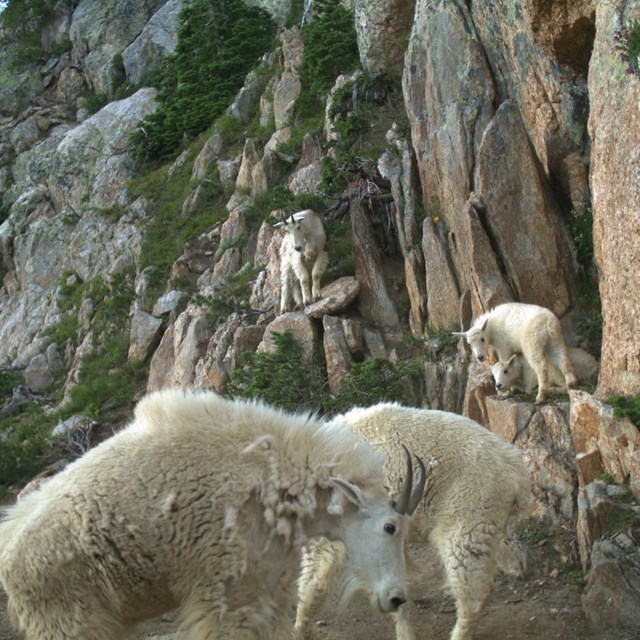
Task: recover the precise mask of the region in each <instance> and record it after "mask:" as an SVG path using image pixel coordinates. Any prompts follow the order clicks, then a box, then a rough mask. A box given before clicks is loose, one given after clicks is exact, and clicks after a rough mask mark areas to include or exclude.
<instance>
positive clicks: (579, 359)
mask: <svg viewBox="0 0 640 640" xmlns="http://www.w3.org/2000/svg"><path fill="white" fill-rule="evenodd" d="M567 353H568V355H569V360H570V361H571V366H572V368H573V372H574V373H575V375H576V379H577V380H578V383H580V384H584V383H590V382H595V380H596V378H597V376H598V361H597V360H596V359H595V358H594V357H593V356H592V355H591V354H590V353H588V352H587V351H585V350H584V349H581V348H579V347H568V348H567ZM547 367H548V370H549V388H550V389H551V390H558V391H566V384H565V379H564V376H563V375H562V372H561V371H560V370H559V369H558V367H556V366H555V365H554V364H553V362H551V361H550V360H549V361H548V363H547ZM491 373H492V374H493V380H494V382H495V385H496V390H497V391H498V395H500V396H508V395H509V394H510V393H511V392H512V391H514V390H516V389H521V390H522V391H524V392H525V393H533V390H534V389H535V388H536V386H537V384H538V378H537V376H536V373H535V371H534V370H533V369H532V368H531V367H530V366H529V364H528V362H527V360H526V358H525V357H524V356H523V355H522V354H521V353H514V354H513V355H512V356H511V358H509V360H507V362H496V363H495V364H494V365H492V367H491Z"/></svg>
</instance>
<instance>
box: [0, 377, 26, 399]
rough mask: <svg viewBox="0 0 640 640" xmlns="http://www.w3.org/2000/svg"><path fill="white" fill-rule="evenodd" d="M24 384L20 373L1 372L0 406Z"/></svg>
mask: <svg viewBox="0 0 640 640" xmlns="http://www.w3.org/2000/svg"><path fill="white" fill-rule="evenodd" d="M21 384H22V375H21V374H20V373H19V372H18V371H0V405H2V404H3V403H4V402H6V401H7V400H8V399H9V398H11V396H12V395H13V390H14V389H15V388H16V387H17V386H19V385H21Z"/></svg>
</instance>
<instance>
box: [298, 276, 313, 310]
mask: <svg viewBox="0 0 640 640" xmlns="http://www.w3.org/2000/svg"><path fill="white" fill-rule="evenodd" d="M298 278H299V280H300V288H301V289H302V304H307V302H309V301H310V300H311V287H310V278H309V272H308V271H307V270H306V269H305V270H301V271H300V273H299V274H298Z"/></svg>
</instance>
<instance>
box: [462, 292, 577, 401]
mask: <svg viewBox="0 0 640 640" xmlns="http://www.w3.org/2000/svg"><path fill="white" fill-rule="evenodd" d="M453 335H454V336H464V337H465V338H466V340H467V342H468V343H469V346H470V347H471V350H472V351H473V354H474V355H475V357H476V358H477V359H478V360H479V361H480V362H482V361H483V360H484V359H485V358H486V357H487V356H488V355H489V353H490V351H489V350H490V349H493V351H494V352H495V353H496V355H497V357H498V360H499V361H500V362H507V361H508V360H509V358H511V356H512V355H513V354H514V353H521V354H522V355H523V356H524V357H525V358H526V359H527V362H528V363H529V365H530V366H531V368H532V369H533V370H534V371H535V374H536V377H537V379H538V394H537V396H536V402H537V403H541V402H544V401H545V398H546V393H547V388H548V385H549V367H548V363H549V362H550V361H551V362H553V363H554V364H555V366H556V367H558V369H560V371H561V372H562V374H563V376H564V379H565V383H566V385H567V387H569V388H572V387H575V386H576V384H577V380H576V376H575V374H574V372H573V369H572V367H571V362H570V361H569V356H568V355H567V347H566V345H565V343H564V338H563V337H562V327H561V325H560V320H558V317H557V316H556V315H555V314H554V313H553V311H551V310H549V309H546V308H545V307H539V306H538V305H535V304H524V303H522V302H507V303H505V304H501V305H498V306H497V307H495V308H494V309H492V310H491V311H488V312H487V313H484V314H482V315H481V316H480V317H479V318H478V319H477V320H476V321H475V322H474V323H473V326H472V327H471V328H470V329H469V330H467V331H462V332H454V333H453Z"/></svg>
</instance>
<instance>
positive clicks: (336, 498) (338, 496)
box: [327, 478, 365, 515]
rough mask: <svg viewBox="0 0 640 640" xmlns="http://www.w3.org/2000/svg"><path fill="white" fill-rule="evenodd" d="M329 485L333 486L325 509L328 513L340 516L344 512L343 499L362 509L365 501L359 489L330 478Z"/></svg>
mask: <svg viewBox="0 0 640 640" xmlns="http://www.w3.org/2000/svg"><path fill="white" fill-rule="evenodd" d="M331 484H332V485H333V495H332V496H331V501H330V502H329V506H328V507H327V511H328V512H329V513H332V514H334V515H340V514H342V513H343V512H344V500H345V498H346V499H347V500H348V501H349V502H351V503H352V504H355V505H356V507H358V508H359V509H363V508H364V505H365V500H364V495H363V493H362V490H361V489H360V487H358V486H356V485H355V484H351V483H350V482H347V481H346V480H342V479H341V478H331Z"/></svg>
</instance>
